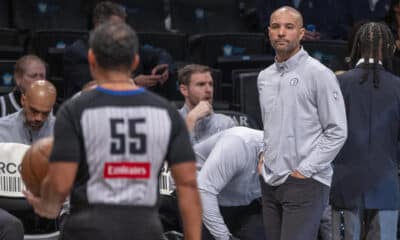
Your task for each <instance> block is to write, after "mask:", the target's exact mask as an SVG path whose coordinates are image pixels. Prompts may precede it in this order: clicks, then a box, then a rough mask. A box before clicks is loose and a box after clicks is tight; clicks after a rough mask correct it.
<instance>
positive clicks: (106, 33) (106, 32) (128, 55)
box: [89, 22, 139, 70]
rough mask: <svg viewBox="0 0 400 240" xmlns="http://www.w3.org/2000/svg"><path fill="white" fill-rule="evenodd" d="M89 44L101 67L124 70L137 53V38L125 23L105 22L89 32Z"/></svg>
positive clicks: (130, 64) (128, 67) (129, 66)
mask: <svg viewBox="0 0 400 240" xmlns="http://www.w3.org/2000/svg"><path fill="white" fill-rule="evenodd" d="M89 45H90V48H91V49H92V51H93V53H94V55H95V57H96V61H97V63H98V65H99V66H100V67H101V68H104V69H107V70H126V69H130V68H131V66H132V63H133V61H134V58H135V55H136V54H137V53H138V46H139V40H138V38H137V36H136V33H135V31H134V30H133V29H132V28H131V27H130V26H128V25H127V24H125V23H123V22H119V23H115V22H106V23H103V24H101V25H100V26H98V27H97V28H96V29H95V30H94V31H93V32H92V33H91V35H90V39H89Z"/></svg>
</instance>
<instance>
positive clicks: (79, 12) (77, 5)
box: [11, 0, 88, 30]
mask: <svg viewBox="0 0 400 240" xmlns="http://www.w3.org/2000/svg"><path fill="white" fill-rule="evenodd" d="M11 2H12V15H13V22H14V25H15V27H17V28H18V29H21V30H37V29H54V28H65V29H82V30H87V29H88V18H87V11H85V9H86V7H84V5H85V4H86V3H85V2H86V1H79V0H68V1H63V0H51V1H50V0H47V1H46V0H12V1H11Z"/></svg>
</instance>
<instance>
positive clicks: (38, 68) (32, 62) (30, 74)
mask: <svg viewBox="0 0 400 240" xmlns="http://www.w3.org/2000/svg"><path fill="white" fill-rule="evenodd" d="M45 78H46V64H45V62H44V61H43V60H42V59H40V58H39V57H38V56H36V55H25V56H23V57H21V58H20V59H18V60H17V62H16V63H15V65H14V79H15V85H16V86H15V89H14V90H13V91H12V92H10V93H8V94H7V95H4V96H1V97H0V117H4V116H6V115H9V114H12V113H15V112H17V111H19V110H21V97H22V94H23V93H24V92H25V90H26V88H27V87H28V86H29V85H30V84H31V83H32V82H34V81H37V80H40V79H45Z"/></svg>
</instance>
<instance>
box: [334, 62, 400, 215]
mask: <svg viewBox="0 0 400 240" xmlns="http://www.w3.org/2000/svg"><path fill="white" fill-rule="evenodd" d="M363 66H366V65H359V66H357V67H356V68H355V69H352V70H350V71H348V72H346V73H344V74H342V75H340V76H339V77H338V79H339V82H340V85H341V89H342V93H343V98H344V100H345V105H346V114H347V121H348V138H347V141H346V143H345V145H344V146H343V148H342V150H341V151H340V153H339V154H338V155H337V157H336V159H335V160H334V162H333V164H334V170H333V179H332V186H331V196H330V198H331V199H330V200H331V204H332V205H333V207H335V208H339V209H355V208H359V207H361V206H362V207H365V208H366V209H387V210H389V209H391V210H393V209H398V208H399V205H400V204H399V203H400V193H399V178H398V175H397V169H398V159H399V157H398V154H397V152H398V142H399V139H400V78H399V77H397V76H395V75H393V74H391V73H389V72H388V71H385V70H384V68H383V67H382V66H380V65H379V66H378V70H377V71H378V77H379V79H380V83H379V88H374V86H373V82H372V75H373V74H372V72H371V74H370V75H369V79H368V80H367V81H365V82H363V83H360V81H361V79H362V76H363V74H364V73H365V71H366V69H364V68H363ZM371 68H372V66H371ZM361 204H362V205H361Z"/></svg>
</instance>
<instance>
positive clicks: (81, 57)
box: [64, 1, 176, 97]
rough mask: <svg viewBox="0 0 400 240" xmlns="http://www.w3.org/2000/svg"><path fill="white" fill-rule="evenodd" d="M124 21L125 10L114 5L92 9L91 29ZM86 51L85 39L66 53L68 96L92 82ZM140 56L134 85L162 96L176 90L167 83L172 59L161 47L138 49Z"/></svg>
mask: <svg viewBox="0 0 400 240" xmlns="http://www.w3.org/2000/svg"><path fill="white" fill-rule="evenodd" d="M125 19H126V13H125V10H124V9H123V8H122V7H121V6H120V5H118V4H116V3H112V2H108V1H105V2H100V3H98V4H97V5H96V7H95V8H94V10H93V24H94V28H96V27H97V26H99V25H100V24H101V23H104V22H106V21H115V22H119V21H125ZM88 50H89V45H88V38H87V36H86V37H83V38H81V39H79V40H77V41H75V42H74V43H73V44H72V45H70V46H68V47H67V48H66V50H65V54H64V81H65V82H66V85H67V96H68V97H70V96H72V95H74V94H75V93H76V92H79V91H80V90H82V87H83V86H84V85H85V83H87V82H89V81H91V80H92V77H91V76H90V72H89V64H88V55H87V53H88ZM139 55H140V58H141V59H140V65H139V66H138V68H137V69H136V71H135V72H134V81H135V83H136V84H138V85H139V86H143V87H147V88H151V90H154V91H155V92H158V93H161V94H162V95H167V94H168V91H169V90H170V89H171V88H176V86H175V83H172V81H168V80H171V79H172V78H171V76H170V75H171V74H172V73H173V72H174V68H175V66H174V64H173V59H172V57H171V55H170V54H169V53H168V52H166V51H165V50H164V49H161V48H153V47H148V46H141V47H140V48H139ZM167 82H168V83H167ZM165 85H167V86H165ZM166 88H167V89H166Z"/></svg>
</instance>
